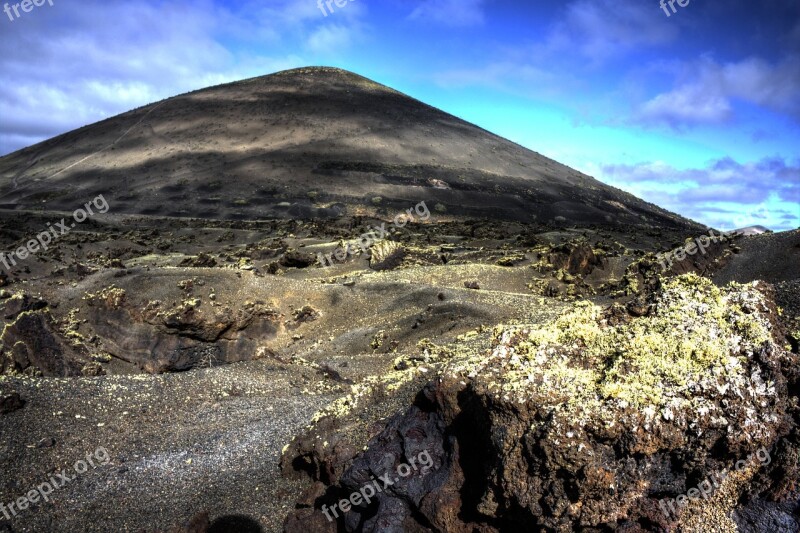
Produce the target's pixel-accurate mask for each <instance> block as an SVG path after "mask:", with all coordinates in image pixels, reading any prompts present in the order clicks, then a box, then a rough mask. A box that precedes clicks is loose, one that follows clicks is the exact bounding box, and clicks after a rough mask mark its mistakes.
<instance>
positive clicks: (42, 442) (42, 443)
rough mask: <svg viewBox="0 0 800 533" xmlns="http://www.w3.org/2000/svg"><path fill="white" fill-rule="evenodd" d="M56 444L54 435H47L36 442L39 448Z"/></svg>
mask: <svg viewBox="0 0 800 533" xmlns="http://www.w3.org/2000/svg"><path fill="white" fill-rule="evenodd" d="M55 445H56V439H54V438H53V437H45V438H43V439H42V440H40V441H39V442H37V443H36V447H37V448H52V447H53V446H55Z"/></svg>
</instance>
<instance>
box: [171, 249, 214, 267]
mask: <svg viewBox="0 0 800 533" xmlns="http://www.w3.org/2000/svg"><path fill="white" fill-rule="evenodd" d="M178 266H182V267H193V268H213V267H215V266H217V260H216V259H214V258H213V257H211V256H210V255H209V254H207V253H206V252H200V253H199V254H197V256H196V257H187V258H186V259H184V260H182V261H181V262H180V263H179V264H178Z"/></svg>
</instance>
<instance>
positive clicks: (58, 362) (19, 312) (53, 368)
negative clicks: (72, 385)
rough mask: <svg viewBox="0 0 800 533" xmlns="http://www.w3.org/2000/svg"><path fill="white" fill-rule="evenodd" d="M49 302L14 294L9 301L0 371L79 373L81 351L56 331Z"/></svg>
mask: <svg viewBox="0 0 800 533" xmlns="http://www.w3.org/2000/svg"><path fill="white" fill-rule="evenodd" d="M46 308H47V303H46V302H43V301H41V300H32V299H29V298H26V297H25V296H23V297H15V298H12V299H11V300H8V301H7V305H6V306H5V308H4V318H5V319H6V321H7V323H6V325H5V328H4V329H3V332H2V335H0V374H16V373H22V372H26V373H33V374H35V375H36V374H41V375H44V376H52V377H64V376H78V375H80V373H81V372H80V360H81V359H82V356H81V354H79V353H78V352H76V350H75V349H74V348H73V347H71V346H70V345H68V344H67V343H66V342H65V341H64V340H62V338H61V336H60V335H59V334H58V333H57V328H56V327H55V326H54V324H53V320H52V317H51V316H50V313H49V312H48V311H47V309H46Z"/></svg>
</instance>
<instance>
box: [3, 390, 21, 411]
mask: <svg viewBox="0 0 800 533" xmlns="http://www.w3.org/2000/svg"><path fill="white" fill-rule="evenodd" d="M23 407H25V400H23V399H22V398H21V397H20V395H19V393H17V392H12V393H10V394H6V395H3V396H0V415H6V414H8V413H13V412H14V411H17V410H19V409H22V408H23Z"/></svg>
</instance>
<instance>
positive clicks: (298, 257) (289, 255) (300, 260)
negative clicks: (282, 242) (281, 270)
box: [279, 250, 317, 268]
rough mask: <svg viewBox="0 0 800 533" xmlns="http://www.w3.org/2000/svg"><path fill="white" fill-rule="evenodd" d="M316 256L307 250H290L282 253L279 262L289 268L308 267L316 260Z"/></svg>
mask: <svg viewBox="0 0 800 533" xmlns="http://www.w3.org/2000/svg"><path fill="white" fill-rule="evenodd" d="M316 260H317V259H316V257H315V256H314V255H313V254H311V253H309V252H301V251H298V250H290V251H288V252H286V253H285V254H283V256H282V257H281V259H280V261H279V263H280V264H281V266H285V267H289V268H308V267H310V266H311V265H313V264H314V263H315V262H316Z"/></svg>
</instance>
